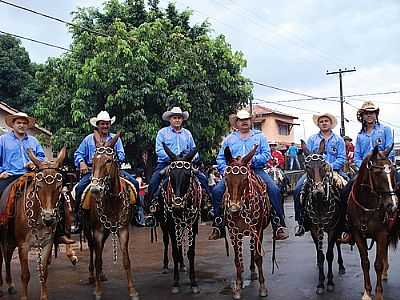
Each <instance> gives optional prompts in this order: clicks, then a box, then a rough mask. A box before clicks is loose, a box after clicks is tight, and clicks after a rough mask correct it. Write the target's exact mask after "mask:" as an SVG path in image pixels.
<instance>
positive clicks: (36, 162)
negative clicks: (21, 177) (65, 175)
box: [28, 148, 42, 167]
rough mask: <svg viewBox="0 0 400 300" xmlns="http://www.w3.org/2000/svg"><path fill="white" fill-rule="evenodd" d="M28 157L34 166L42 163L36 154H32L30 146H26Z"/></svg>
mask: <svg viewBox="0 0 400 300" xmlns="http://www.w3.org/2000/svg"><path fill="white" fill-rule="evenodd" d="M28 157H29V159H30V160H31V161H32V162H33V163H34V165H35V166H36V167H39V166H40V164H41V163H42V162H41V161H40V160H39V159H38V158H37V157H36V156H35V154H33V151H32V148H28Z"/></svg>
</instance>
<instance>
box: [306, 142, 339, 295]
mask: <svg viewBox="0 0 400 300" xmlns="http://www.w3.org/2000/svg"><path fill="white" fill-rule="evenodd" d="M301 147H302V149H303V153H304V155H305V168H306V175H307V178H306V181H305V183H304V188H303V191H302V194H301V198H302V202H303V203H302V204H303V206H304V212H305V222H306V224H309V226H310V230H311V236H312V238H313V241H314V244H315V248H316V251H317V265H318V269H319V278H318V285H317V290H316V293H317V294H318V295H320V294H323V293H324V291H325V284H324V283H325V272H324V261H325V255H324V252H323V240H324V233H327V234H328V248H327V252H326V260H327V261H328V274H327V277H328V282H327V291H328V292H333V290H334V286H335V285H334V283H333V272H332V262H333V258H334V252H333V248H334V246H335V244H336V245H337V250H338V263H339V274H344V273H345V272H346V270H345V268H344V266H343V259H342V252H341V249H340V244H339V243H337V239H338V237H339V236H340V233H341V232H342V229H343V223H344V216H345V209H344V205H341V203H340V192H341V191H340V190H339V188H338V186H336V185H335V184H334V182H333V170H332V168H331V166H330V165H329V164H328V163H327V162H326V161H325V159H324V157H323V153H324V152H325V140H324V139H323V140H321V142H320V145H319V149H318V151H317V153H311V152H310V150H309V149H308V148H307V146H306V143H305V142H304V141H301Z"/></svg>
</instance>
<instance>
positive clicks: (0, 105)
mask: <svg viewBox="0 0 400 300" xmlns="http://www.w3.org/2000/svg"><path fill="white" fill-rule="evenodd" d="M17 112H18V110H16V109H14V108H12V107H11V106H9V105H7V104H6V103H4V102H2V101H0V135H1V134H4V133H6V132H7V131H8V130H10V128H9V127H8V126H7V125H6V122H5V117H6V116H8V115H11V114H14V113H17ZM28 132H29V134H30V135H33V136H34V137H36V138H37V139H38V140H39V141H40V143H41V145H42V146H43V149H44V152H45V154H46V157H47V158H48V159H52V158H53V151H52V147H51V136H52V134H51V132H50V131H48V130H47V129H45V128H42V127H40V126H38V125H37V124H36V125H35V127H34V128H31V129H29V131H28Z"/></svg>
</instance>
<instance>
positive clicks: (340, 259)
mask: <svg viewBox="0 0 400 300" xmlns="http://www.w3.org/2000/svg"><path fill="white" fill-rule="evenodd" d="M336 249H337V253H338V260H337V262H338V265H339V275H344V274H346V268H345V267H344V264H343V257H342V248H341V245H340V243H339V242H337V241H336Z"/></svg>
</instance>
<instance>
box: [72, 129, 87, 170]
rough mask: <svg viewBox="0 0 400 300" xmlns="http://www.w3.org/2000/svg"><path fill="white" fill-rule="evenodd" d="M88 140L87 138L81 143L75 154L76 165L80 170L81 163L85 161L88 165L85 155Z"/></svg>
mask: <svg viewBox="0 0 400 300" xmlns="http://www.w3.org/2000/svg"><path fill="white" fill-rule="evenodd" d="M88 146H89V145H88V139H87V137H86V138H85V139H84V140H83V141H82V142H81V144H80V145H79V147H78V149H76V151H75V153H74V163H75V166H76V167H77V168H79V166H80V163H81V162H82V161H83V162H85V163H86V159H85V153H86V149H87V147H88Z"/></svg>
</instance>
